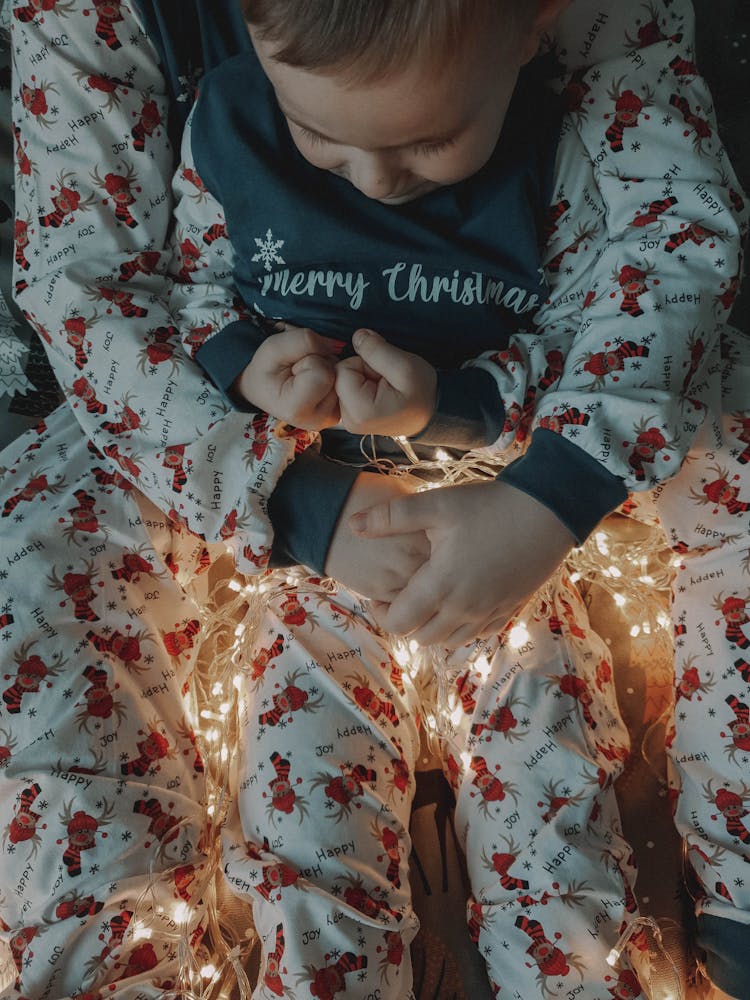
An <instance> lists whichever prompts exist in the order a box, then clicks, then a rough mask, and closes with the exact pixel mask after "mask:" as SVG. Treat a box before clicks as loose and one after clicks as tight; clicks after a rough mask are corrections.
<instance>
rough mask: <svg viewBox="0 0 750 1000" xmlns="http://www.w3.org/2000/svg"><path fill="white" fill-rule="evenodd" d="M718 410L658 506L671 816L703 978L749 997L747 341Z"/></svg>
mask: <svg viewBox="0 0 750 1000" xmlns="http://www.w3.org/2000/svg"><path fill="white" fill-rule="evenodd" d="M722 355H723V363H724V371H723V378H722V387H723V413H721V414H719V415H718V416H717V415H715V414H712V413H710V412H709V413H708V414H707V415H706V418H705V421H704V423H703V426H702V429H701V431H700V433H699V436H698V437H697V439H696V442H695V445H694V447H693V449H692V450H691V452H690V455H689V457H688V460H687V462H686V463H685V465H684V467H683V469H682V471H681V473H680V474H679V476H677V477H675V479H673V480H670V482H669V483H667V484H666V485H665V486H664V488H663V489H662V490H661V491H659V495H658V497H657V499H656V503H657V508H658V512H659V517H660V519H661V522H662V524H663V526H664V528H665V530H666V532H667V537H668V539H669V542H670V545H671V546H672V548H673V549H674V551H675V552H676V553H677V554H678V556H679V563H678V565H677V573H676V578H675V583H674V592H673V603H672V615H673V620H674V628H675V647H676V648H675V654H676V655H675V715H674V729H673V731H672V733H670V734H668V743H669V747H668V755H669V756H668V760H669V763H670V784H671V790H672V795H673V801H674V811H675V812H674V817H675V823H676V825H677V828H678V830H679V832H680V834H681V836H682V838H683V847H684V851H685V857H686V860H687V862H688V865H689V870H690V874H693V873H694V875H695V876H696V877H697V898H696V911H697V914H698V943H699V944H700V945H702V946H703V947H704V948H705V951H706V968H707V971H708V974H709V976H710V977H711V979H713V980H714V982H715V983H716V984H717V985H718V986H720V987H721V988H722V989H723V990H724V991H725V992H727V993H728V994H729V995H730V996H736V997H745V998H747V997H750V988H749V987H748V983H747V962H746V956H747V954H748V949H750V878H748V871H749V869H748V863H750V822H748V819H750V614H749V613H748V611H749V609H750V399H749V397H750V389H749V388H748V387H750V341H748V338H747V337H745V336H742V335H740V334H736V333H735V332H734V331H731V330H728V331H727V332H726V335H725V336H724V338H723V350H722Z"/></svg>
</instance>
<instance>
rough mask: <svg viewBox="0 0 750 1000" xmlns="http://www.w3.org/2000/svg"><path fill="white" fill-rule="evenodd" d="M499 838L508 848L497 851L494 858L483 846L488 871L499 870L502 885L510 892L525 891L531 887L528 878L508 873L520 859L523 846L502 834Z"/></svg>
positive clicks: (483, 860) (483, 859)
mask: <svg viewBox="0 0 750 1000" xmlns="http://www.w3.org/2000/svg"><path fill="white" fill-rule="evenodd" d="M499 839H500V840H502V841H503V843H504V844H505V846H506V850H505V851H495V852H494V853H493V855H492V858H488V857H487V854H486V852H485V850H484V848H482V863H483V864H484V867H485V868H486V869H487V870H488V871H491V872H497V874H498V875H499V876H500V885H501V886H502V887H503V889H507V890H508V891H510V892H519V891H520V890H523V891H525V890H526V889H528V888H529V883H528V882H527V881H526V879H523V878H516V876H515V875H510V874H508V873H509V871H510V869H511V867H512V866H513V865H514V864H515V863H516V861H518V856H519V854H520V853H521V848H520V847H519V846H518V844H516V842H515V841H514V840H508V839H507V837H502V836H501V837H500V838H499ZM493 846H494V845H493Z"/></svg>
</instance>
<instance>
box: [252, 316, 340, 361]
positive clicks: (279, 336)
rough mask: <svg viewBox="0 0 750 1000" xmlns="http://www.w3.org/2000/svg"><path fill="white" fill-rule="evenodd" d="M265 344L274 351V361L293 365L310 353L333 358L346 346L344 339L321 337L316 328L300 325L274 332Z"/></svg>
mask: <svg viewBox="0 0 750 1000" xmlns="http://www.w3.org/2000/svg"><path fill="white" fill-rule="evenodd" d="M265 344H266V345H268V348H267V349H268V350H272V351H273V357H274V361H275V362H276V364H277V365H279V366H284V365H292V364H294V363H295V362H296V361H299V360H300V359H303V358H304V357H305V356H306V355H310V354H312V355H320V356H322V357H331V358H332V357H335V356H336V355H337V354H339V353H340V352H341V349H342V347H344V343H343V341H340V340H333V339H332V338H331V337H321V335H320V334H319V333H316V332H315V331H314V330H310V329H309V328H307V327H298V326H293V327H287V328H286V329H284V330H282V331H281V333H274V334H272V335H271V336H270V337H269V338H268V339H267V340H266V341H265ZM259 350H260V348H259Z"/></svg>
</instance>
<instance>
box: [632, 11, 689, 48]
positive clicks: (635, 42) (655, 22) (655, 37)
mask: <svg viewBox="0 0 750 1000" xmlns="http://www.w3.org/2000/svg"><path fill="white" fill-rule="evenodd" d="M641 7H643V8H644V9H645V11H646V13H647V14H648V20H647V21H637V22H636V23H637V24H638V31H637V34H636V37H635V38H633V37H632V36H631V35H629V34H628V33H627V32H625V44H626V45H627V46H628V48H630V49H644V48H647V47H648V46H649V45H656V43H657V42H667V41H669V42H674V43H675V45H676V44H677V43H678V42H681V41H682V32H678V33H677V34H674V35H665V34H664V32H663V31H662V28H661V23H660V21H659V14H658V11H657V9H656V7H655V6H654V4H653V3H651V2H649V3H643V4H641Z"/></svg>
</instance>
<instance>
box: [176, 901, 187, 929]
mask: <svg viewBox="0 0 750 1000" xmlns="http://www.w3.org/2000/svg"><path fill="white" fill-rule="evenodd" d="M189 916H190V907H189V906H188V905H187V903H178V904H177V906H175V908H174V919H175V921H176V922H177V923H178V924H184V923H186V922H187V919H188V917H189Z"/></svg>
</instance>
